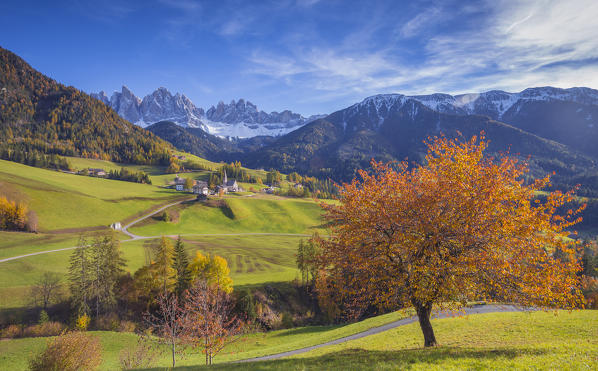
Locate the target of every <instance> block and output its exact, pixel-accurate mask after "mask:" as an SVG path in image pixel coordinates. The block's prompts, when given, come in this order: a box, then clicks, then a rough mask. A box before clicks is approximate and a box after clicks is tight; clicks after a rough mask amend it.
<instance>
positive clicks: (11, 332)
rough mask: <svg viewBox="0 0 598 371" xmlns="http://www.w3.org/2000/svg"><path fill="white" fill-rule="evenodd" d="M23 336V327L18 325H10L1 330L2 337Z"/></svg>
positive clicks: (0, 335)
mask: <svg viewBox="0 0 598 371" xmlns="http://www.w3.org/2000/svg"><path fill="white" fill-rule="evenodd" d="M20 336H21V327H20V326H17V325H10V326H8V327H6V328H5V329H3V330H2V332H0V337H1V338H3V339H14V338H18V337H20Z"/></svg>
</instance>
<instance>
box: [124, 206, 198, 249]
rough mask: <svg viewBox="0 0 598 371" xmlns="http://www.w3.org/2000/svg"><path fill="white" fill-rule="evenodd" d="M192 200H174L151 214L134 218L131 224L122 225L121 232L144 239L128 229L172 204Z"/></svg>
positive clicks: (135, 238)
mask: <svg viewBox="0 0 598 371" xmlns="http://www.w3.org/2000/svg"><path fill="white" fill-rule="evenodd" d="M190 200H192V199H185V200H181V201H177V202H173V203H171V204H168V205H164V206H162V207H161V208H159V209H158V210H155V211H152V212H151V213H149V214H146V215H144V216H142V217H141V218H138V219H135V220H133V221H132V222H131V223H129V224H127V225H125V226H124V227H122V229H121V230H120V231H121V232H123V233H124V234H126V235H127V236H129V237H131V240H139V239H142V238H144V237H143V236H138V235H136V234H134V233H131V232H129V231H128V229H129V228H130V227H131V226H133V225H134V224H137V223H139V222H140V221H142V220H145V219H147V218H149V217H150V216H154V215H156V214H157V213H159V212H160V211H163V210H165V209H168V208H169V207H171V206H174V205H178V204H180V203H182V202H185V201H190Z"/></svg>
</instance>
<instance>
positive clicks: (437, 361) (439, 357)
mask: <svg viewBox="0 0 598 371" xmlns="http://www.w3.org/2000/svg"><path fill="white" fill-rule="evenodd" d="M546 353H547V351H545V350H540V349H531V348H518V349H513V348H499V349H474V348H458V347H437V348H434V349H405V350H398V351H368V350H362V349H349V350H344V351H341V352H336V353H330V354H326V355H323V356H319V357H308V358H296V359H279V360H272V361H261V362H247V363H221V364H215V365H212V366H210V367H209V369H210V370H305V369H311V370H377V369H381V368H384V369H388V368H392V369H399V370H405V369H411V368H412V367H414V366H417V367H419V368H421V367H422V366H424V367H432V366H442V363H443V362H445V361H446V360H453V361H454V360H457V362H459V360H465V359H475V360H476V361H479V362H482V363H484V362H488V364H491V363H492V362H493V361H496V360H498V359H513V358H516V357H518V356H520V355H526V356H530V355H533V356H541V355H543V354H546ZM463 366H464V367H467V366H466V365H465V364H464V365H463ZM478 366H480V365H479V364H478ZM203 369H208V367H206V366H203V365H196V366H183V367H176V370H181V371H183V370H203ZM151 370H161V368H155V369H151Z"/></svg>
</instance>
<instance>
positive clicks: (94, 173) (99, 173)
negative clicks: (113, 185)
mask: <svg viewBox="0 0 598 371" xmlns="http://www.w3.org/2000/svg"><path fill="white" fill-rule="evenodd" d="M87 173H88V174H89V175H91V176H99V177H104V176H106V171H105V170H104V169H94V168H91V167H90V168H88V169H87Z"/></svg>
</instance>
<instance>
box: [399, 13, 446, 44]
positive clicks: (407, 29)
mask: <svg viewBox="0 0 598 371" xmlns="http://www.w3.org/2000/svg"><path fill="white" fill-rule="evenodd" d="M440 16H441V12H440V7H438V6H433V7H431V8H428V9H426V10H424V11H423V12H421V13H419V14H418V15H416V16H415V17H413V18H412V19H411V20H409V21H408V22H406V23H405V24H404V25H403V26H402V27H401V28H400V35H401V36H403V37H412V36H415V35H416V34H417V33H418V32H420V31H421V30H422V29H423V28H424V27H425V26H427V25H428V24H429V23H430V22H431V21H434V20H435V19H438V18H439V17H440Z"/></svg>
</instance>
